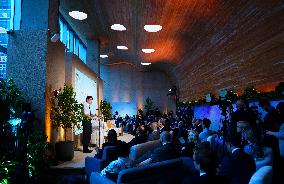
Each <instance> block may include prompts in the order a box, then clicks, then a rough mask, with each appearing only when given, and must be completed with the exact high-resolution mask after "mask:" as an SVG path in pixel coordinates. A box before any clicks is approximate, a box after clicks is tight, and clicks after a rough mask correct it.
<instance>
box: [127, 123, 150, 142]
mask: <svg viewBox="0 0 284 184" xmlns="http://www.w3.org/2000/svg"><path fill="white" fill-rule="evenodd" d="M144 142H147V134H146V130H145V126H144V125H140V126H139V127H138V128H137V131H136V135H135V137H134V138H133V139H132V140H131V141H130V142H129V143H128V144H129V146H130V147H131V146H134V145H136V144H141V143H144Z"/></svg>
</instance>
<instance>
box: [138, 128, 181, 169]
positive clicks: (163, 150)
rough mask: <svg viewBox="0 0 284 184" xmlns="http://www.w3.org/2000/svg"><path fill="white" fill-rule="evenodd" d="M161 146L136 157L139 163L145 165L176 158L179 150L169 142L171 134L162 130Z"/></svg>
mask: <svg viewBox="0 0 284 184" xmlns="http://www.w3.org/2000/svg"><path fill="white" fill-rule="evenodd" d="M160 137H161V142H162V146H161V147H158V148H156V149H154V150H153V151H152V152H148V153H146V154H145V155H143V156H142V157H141V158H139V159H138V163H140V164H139V165H146V164H149V163H154V162H160V161H163V160H170V159H174V158H178V157H179V156H180V152H179V151H178V150H177V149H176V147H175V145H174V144H173V143H172V142H171V134H170V133H169V132H167V131H164V132H162V133H161V135H160Z"/></svg>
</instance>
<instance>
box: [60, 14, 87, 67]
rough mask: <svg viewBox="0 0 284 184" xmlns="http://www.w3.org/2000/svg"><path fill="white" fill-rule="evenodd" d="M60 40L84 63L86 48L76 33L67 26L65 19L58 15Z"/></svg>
mask: <svg viewBox="0 0 284 184" xmlns="http://www.w3.org/2000/svg"><path fill="white" fill-rule="evenodd" d="M59 27H60V28H59V30H60V41H61V42H62V43H63V44H64V45H65V46H66V48H67V49H68V50H69V51H70V52H73V53H74V54H75V55H77V56H78V57H79V58H80V59H81V60H82V61H83V62H84V63H86V56H87V49H86V47H85V45H84V44H83V42H82V41H81V40H80V39H79V37H78V36H77V35H76V33H75V32H74V31H73V30H72V29H71V28H70V27H69V25H68V24H67V22H66V21H64V20H63V19H62V18H61V17H59Z"/></svg>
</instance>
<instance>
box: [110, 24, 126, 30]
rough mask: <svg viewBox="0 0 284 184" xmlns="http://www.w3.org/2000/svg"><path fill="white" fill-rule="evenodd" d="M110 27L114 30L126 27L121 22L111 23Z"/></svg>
mask: <svg viewBox="0 0 284 184" xmlns="http://www.w3.org/2000/svg"><path fill="white" fill-rule="evenodd" d="M110 28H111V29H112V30H116V31H125V30H126V27H124V25H121V24H113V25H112V26H111V27H110Z"/></svg>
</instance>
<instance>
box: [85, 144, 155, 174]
mask: <svg viewBox="0 0 284 184" xmlns="http://www.w3.org/2000/svg"><path fill="white" fill-rule="evenodd" d="M159 146H161V142H160V141H159V140H155V141H149V142H145V143H142V144H137V145H134V146H132V147H131V148H130V153H129V158H130V159H132V160H133V161H135V160H137V159H138V158H140V157H141V156H142V155H143V154H145V153H147V152H148V151H151V150H154V149H155V148H158V147H159ZM116 159H117V154H116V149H115V146H107V147H105V148H104V150H103V156H102V159H98V158H95V157H86V158H85V174H86V175H87V176H90V175H91V173H92V172H101V170H103V169H104V168H105V167H106V166H107V165H108V164H109V163H110V162H111V161H113V160H116Z"/></svg>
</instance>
